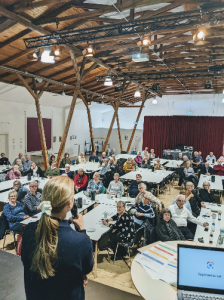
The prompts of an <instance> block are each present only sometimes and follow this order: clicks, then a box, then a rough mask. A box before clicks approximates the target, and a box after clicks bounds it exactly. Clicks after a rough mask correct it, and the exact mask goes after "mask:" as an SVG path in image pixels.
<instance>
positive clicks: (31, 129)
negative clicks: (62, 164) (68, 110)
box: [27, 118, 51, 152]
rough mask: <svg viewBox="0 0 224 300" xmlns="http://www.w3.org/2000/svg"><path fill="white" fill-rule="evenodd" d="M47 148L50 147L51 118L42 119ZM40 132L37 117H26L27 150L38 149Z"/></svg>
mask: <svg viewBox="0 0 224 300" xmlns="http://www.w3.org/2000/svg"><path fill="white" fill-rule="evenodd" d="M42 120H43V125H44V132H45V138H46V144H47V149H51V119H42ZM40 150H42V148H41V142H40V133H39V128H38V119H37V118H27V152H32V151H40Z"/></svg>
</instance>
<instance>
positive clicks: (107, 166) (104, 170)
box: [99, 159, 110, 176]
mask: <svg viewBox="0 0 224 300" xmlns="http://www.w3.org/2000/svg"><path fill="white" fill-rule="evenodd" d="M109 170H110V164H109V163H108V160H107V159H104V161H103V166H102V168H101V170H100V171H99V173H100V175H101V176H104V175H105V174H106V173H107V172H108V171H109Z"/></svg>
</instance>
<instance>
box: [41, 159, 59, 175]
mask: <svg viewBox="0 0 224 300" xmlns="http://www.w3.org/2000/svg"><path fill="white" fill-rule="evenodd" d="M59 175H60V170H59V169H58V168H57V165H56V162H52V165H51V167H49V168H48V169H47V171H46V172H45V173H44V176H45V177H47V178H52V177H55V176H59Z"/></svg>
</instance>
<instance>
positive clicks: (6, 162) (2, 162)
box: [0, 152, 10, 166]
mask: <svg viewBox="0 0 224 300" xmlns="http://www.w3.org/2000/svg"><path fill="white" fill-rule="evenodd" d="M2 165H6V166H8V165H10V162H9V159H8V158H7V157H5V153H3V152H2V153H1V158H0V166H2Z"/></svg>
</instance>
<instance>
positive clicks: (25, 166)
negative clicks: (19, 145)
mask: <svg viewBox="0 0 224 300" xmlns="http://www.w3.org/2000/svg"><path fill="white" fill-rule="evenodd" d="M31 164H32V161H31V160H30V155H26V160H25V161H23V172H27V171H29V170H30V166H31Z"/></svg>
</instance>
